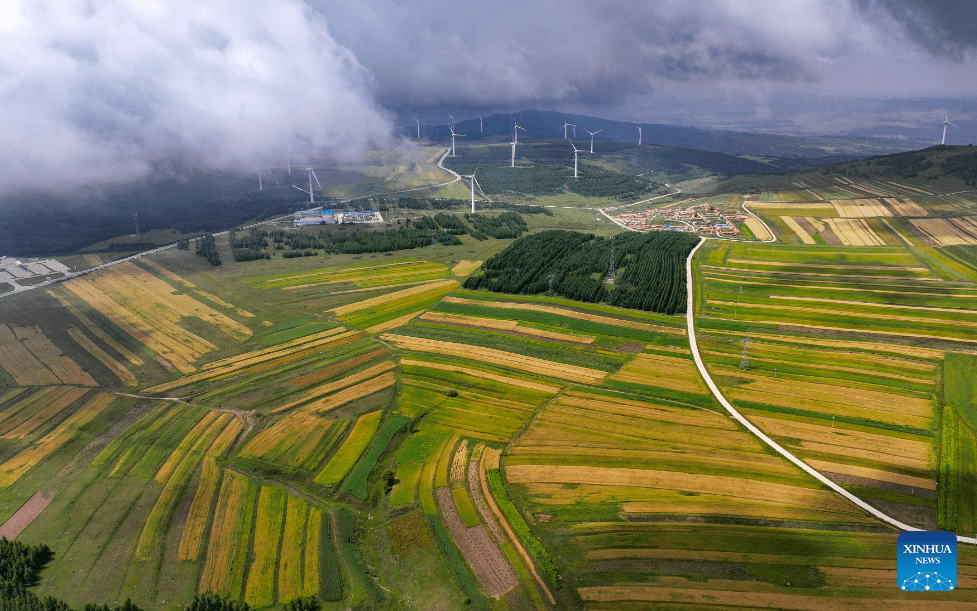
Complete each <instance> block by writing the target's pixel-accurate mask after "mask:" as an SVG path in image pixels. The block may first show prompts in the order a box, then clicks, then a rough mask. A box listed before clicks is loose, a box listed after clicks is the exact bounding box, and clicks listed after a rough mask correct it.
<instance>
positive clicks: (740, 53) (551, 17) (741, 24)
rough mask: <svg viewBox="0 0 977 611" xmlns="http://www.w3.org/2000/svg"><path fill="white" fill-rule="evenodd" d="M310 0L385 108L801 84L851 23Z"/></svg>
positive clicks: (701, 13) (747, 8) (590, 5)
mask: <svg viewBox="0 0 977 611" xmlns="http://www.w3.org/2000/svg"><path fill="white" fill-rule="evenodd" d="M309 1H310V2H311V3H312V4H313V5H314V6H316V7H317V8H319V9H320V10H321V11H322V12H323V14H324V15H325V16H326V18H327V20H328V21H329V23H330V25H331V28H332V32H333V33H334V35H335V36H336V38H337V39H338V40H339V41H340V42H342V43H343V44H345V45H347V46H349V47H350V48H351V49H352V50H353V51H354V52H355V53H356V54H357V57H358V58H359V59H360V60H361V61H362V62H363V63H364V65H365V66H366V67H367V68H369V69H370V70H372V71H373V73H374V74H375V75H376V78H377V84H378V90H379V95H380V96H381V100H382V101H383V102H384V103H385V104H388V105H392V106H398V105H407V104H426V103H451V102H454V103H466V104H480V103H481V104H498V103H524V102H532V101H574V102H578V101H582V102H586V103H594V102H595V101H597V100H600V101H601V102H602V103H603V104H615V103H618V102H620V101H622V100H624V99H626V98H627V97H629V96H632V95H640V94H646V93H648V92H650V91H652V89H653V87H654V84H655V83H656V82H660V81H661V80H662V79H666V80H674V81H680V82H697V81H701V82H704V83H715V82H717V81H746V82H751V81H769V82H777V83H793V82H811V81H815V80H816V79H817V78H818V77H819V70H820V69H821V68H820V66H821V64H822V63H823V61H824V60H829V61H830V60H833V59H835V58H837V57H839V56H841V55H843V54H844V53H846V52H848V51H849V50H850V43H849V42H848V40H847V36H848V34H849V33H850V32H851V30H852V29H857V27H858V24H854V25H851V24H849V23H848V21H849V17H850V11H849V8H850V6H849V4H848V3H847V2H846V1H841V0H837V1H836V0H821V1H817V2H814V1H811V2H806V1H805V2H793V3H786V6H785V3H783V2H743V1H739V0H727V1H722V2H706V1H704V0H686V1H681V2H679V1H675V0H664V1H657V2H629V1H624V0H620V1H616V2H591V1H584V0H569V1H559V2H557V1H546V0H544V1H536V2H521V3H516V2H511V1H500V0H496V1H489V2H478V3H447V2H439V1H430V2H417V3H406V2H400V1H398V0H366V1H364V2H357V3H333V2H328V1H326V0H309Z"/></svg>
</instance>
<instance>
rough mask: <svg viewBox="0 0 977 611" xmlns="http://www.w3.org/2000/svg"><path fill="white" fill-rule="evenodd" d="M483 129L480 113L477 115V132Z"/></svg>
mask: <svg viewBox="0 0 977 611" xmlns="http://www.w3.org/2000/svg"><path fill="white" fill-rule="evenodd" d="M484 131H485V130H484V129H482V115H478V133H482V132H484Z"/></svg>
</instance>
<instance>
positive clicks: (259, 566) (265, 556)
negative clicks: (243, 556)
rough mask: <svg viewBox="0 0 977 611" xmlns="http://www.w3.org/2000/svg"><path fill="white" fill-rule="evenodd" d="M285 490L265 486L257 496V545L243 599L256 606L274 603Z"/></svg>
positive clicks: (255, 524)
mask: <svg viewBox="0 0 977 611" xmlns="http://www.w3.org/2000/svg"><path fill="white" fill-rule="evenodd" d="M285 499H286V495H285V491H284V490H283V489H281V488H277V487H272V486H262V487H261V493H260V494H259V496H258V513H257V518H256V519H255V522H254V544H253V545H252V548H253V550H254V551H253V556H254V560H252V562H251V568H250V569H249V570H248V583H247V585H246V586H245V589H244V602H246V603H247V604H249V605H251V606H253V607H255V608H258V609H260V608H262V607H270V606H271V605H272V604H273V603H274V602H275V568H276V566H277V565H278V544H279V541H280V540H281V534H282V522H283V521H284V518H285Z"/></svg>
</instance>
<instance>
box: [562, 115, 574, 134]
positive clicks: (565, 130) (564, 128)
mask: <svg viewBox="0 0 977 611" xmlns="http://www.w3.org/2000/svg"><path fill="white" fill-rule="evenodd" d="M567 126H569V127H572V128H573V137H574V138H576V137H577V126H576V125H574V124H573V123H570V122H569V121H567V120H566V119H563V137H564V138H566V137H567Z"/></svg>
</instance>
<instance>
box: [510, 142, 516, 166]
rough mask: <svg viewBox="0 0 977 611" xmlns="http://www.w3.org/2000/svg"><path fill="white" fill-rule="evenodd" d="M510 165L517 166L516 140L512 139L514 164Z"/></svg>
mask: <svg viewBox="0 0 977 611" xmlns="http://www.w3.org/2000/svg"><path fill="white" fill-rule="evenodd" d="M510 167H513V168H514V167H516V141H515V140H513V141H512V165H511V166H510Z"/></svg>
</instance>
